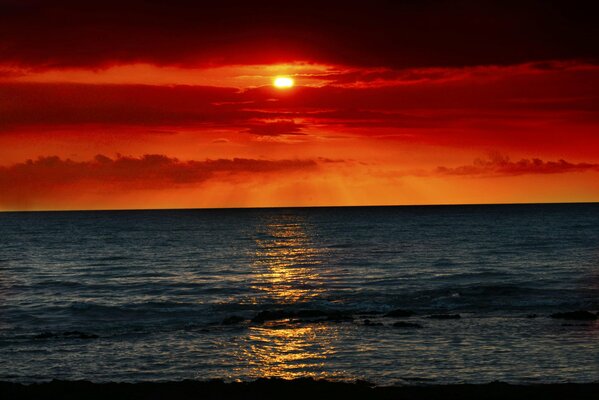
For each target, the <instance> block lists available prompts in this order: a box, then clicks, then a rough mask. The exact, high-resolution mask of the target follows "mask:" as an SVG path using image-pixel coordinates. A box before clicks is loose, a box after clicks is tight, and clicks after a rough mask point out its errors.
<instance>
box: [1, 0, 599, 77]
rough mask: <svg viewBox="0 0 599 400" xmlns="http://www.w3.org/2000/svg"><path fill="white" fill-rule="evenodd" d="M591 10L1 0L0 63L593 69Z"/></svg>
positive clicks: (533, 2) (436, 0)
mask: <svg viewBox="0 0 599 400" xmlns="http://www.w3.org/2000/svg"><path fill="white" fill-rule="evenodd" d="M596 8H597V7H596V6H595V5H594V2H588V1H585V2H582V1H572V0H569V1H563V0H520V1H509V0H508V1H484V2H482V1H474V0H454V1H442V0H420V1H416V0H403V1H401V0H378V1H377V0H375V1H369V2H364V1H356V0H345V1H327V2H322V1H309V0H303V1H295V2H285V3H284V4H283V3H281V2H280V1H260V2H239V1H231V0H221V1H218V2H198V1H191V0H169V1H158V0H154V1H141V0H132V1H127V2H123V1H114V0H103V1H95V0H91V1H64V0H63V1H60V0H58V1H51V2H50V1H42V0H38V1H35V0H19V1H17V0H0V60H3V61H4V62H6V63H10V64H17V65H21V66H28V67H34V68H46V67H72V66H86V67H99V66H100V67H101V66H106V65H111V64H114V63H130V62H149V63H156V64H171V65H172V64H176V65H198V64H244V63H252V64H256V63H272V62H282V61H296V60H308V61H318V62H326V63H335V64H344V65H370V66H386V67H394V68H397V67H400V68H405V67H414V66H463V65H481V64H513V63H520V62H524V61H530V60H553V59H597V57H598V55H599V47H598V46H597V45H596V43H597V42H599V25H598V24H597V23H596V15H597V12H596Z"/></svg>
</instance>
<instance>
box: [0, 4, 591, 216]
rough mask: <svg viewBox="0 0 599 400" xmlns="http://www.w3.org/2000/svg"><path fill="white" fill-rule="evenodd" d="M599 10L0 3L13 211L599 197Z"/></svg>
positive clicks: (3, 151)
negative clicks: (285, 79) (143, 196)
mask: <svg viewBox="0 0 599 400" xmlns="http://www.w3.org/2000/svg"><path fill="white" fill-rule="evenodd" d="M590 7H591V6H589V5H583V4H579V5H576V6H575V5H573V4H571V3H568V2H562V1H532V0H530V1H524V2H518V3H511V2H497V3H486V4H482V3H479V2H474V1H457V2H446V1H424V2H416V1H399V2H398V1H393V2H391V1H381V2H374V3H372V4H370V3H369V4H364V3H363V2H352V1H350V2H344V3H343V4H341V3H337V2H329V3H327V4H324V5H323V4H315V3H314V4H312V3H310V2H302V3H297V4H293V6H292V7H273V5H272V4H270V3H269V2H264V3H260V4H242V5H239V4H236V5H234V6H233V5H232V4H228V2H226V1H225V2H219V4H210V5H205V4H200V3H196V2H188V1H175V2H169V3H166V2H162V1H155V2H137V1H133V2H127V3H126V4H122V3H118V4H117V3H116V2H112V1H104V2H102V3H96V2H85V3H82V2H69V1H62V2H61V1H58V2H52V3H48V2H41V1H6V0H0V198H4V199H5V200H4V201H0V209H3V208H4V209H19V208H28V209H31V208H34V209H35V208H104V207H109V208H110V207H141V206H145V203H144V204H142V203H143V202H142V200H140V197H136V196H134V195H132V193H133V192H135V191H139V190H152V191H153V192H152V196H153V198H154V199H155V201H153V202H151V206H153V207H170V206H177V205H180V203H177V202H176V201H178V200H177V199H178V198H179V197H180V193H182V192H181V191H183V192H185V193H188V192H189V193H191V191H192V190H193V189H194V188H201V189H202V193H203V194H202V195H201V196H200V195H198V194H197V193H196V192H193V193H195V194H194V195H193V196H190V199H191V198H193V201H194V202H191V200H190V203H185V204H184V205H185V206H195V205H198V206H215V207H218V206H230V205H239V204H243V205H319V204H342V205H351V204H383V203H384V204H402V203H410V204H413V203H429V202H437V203H438V202H477V201H484V202H511V201H523V199H524V201H526V199H530V201H591V200H592V201H597V200H599V185H597V184H596V183H595V182H596V181H597V177H598V174H597V164H598V163H599V151H598V150H599V95H598V93H599V90H598V89H599V57H598V56H599V51H598V50H597V49H598V48H597V46H596V45H595V43H596V42H597V39H599V30H598V29H597V25H596V23H595V22H594V19H593V17H592V16H593V15H595V14H594V13H593V12H592V11H593V10H592V8H590ZM276 75H290V76H293V77H294V78H295V80H296V87H294V88H292V89H289V90H284V91H283V90H277V89H275V88H273V87H272V85H271V81H272V78H273V77H274V76H276ZM488 152H501V153H503V154H509V155H511V156H512V157H513V158H514V159H516V160H521V161H509V160H508V159H507V158H502V157H494V158H491V159H489V160H480V159H479V160H478V161H476V162H475V163H474V164H471V160H473V159H478V158H479V157H480V155H481V154H485V153H488ZM96 154H127V156H118V157H116V158H106V157H105V156H102V157H104V158H102V157H100V158H95V159H94V158H93V157H94V156H95V155H96ZM146 154H160V155H159V156H158V155H154V156H146ZM27 159H33V160H36V161H28V162H24V160H27ZM90 160H93V161H90ZM198 160H216V161H198ZM298 160H300V161H298ZM325 160H344V162H339V163H329V162H326V161H325ZM542 160H547V161H542ZM564 160H565V161H564ZM240 174H241V175H243V176H244V179H243V182H240V181H235V180H230V179H226V176H234V175H235V176H240ZM266 176H268V178H265V177H266ZM550 176H552V177H553V178H551V179H552V180H551V181H548V180H547V179H548V177H550ZM562 176H563V177H564V178H561V177H562ZM61 177H62V178H61ZM568 177H572V179H569V178H568ZM472 178H476V179H475V180H473V179H472ZM264 179H266V180H264ZM531 179H532V180H535V182H537V183H538V184H532V185H531V184H530V183H531V181H530V180H531ZM481 180H485V182H487V181H488V182H489V183H488V185H491V186H490V187H493V189H492V191H493V193H490V194H489V195H488V196H486V197H481V196H479V195H478V194H477V187H480V186H481V185H483V186H484V185H487V183H481ZM458 181H459V185H457V186H456V182H458ZM504 181H505V183H501V184H499V183H498V182H504ZM119 182H120V183H126V184H122V185H121V184H118V183H119ZM258 182H259V183H258ZM491 182H494V184H491ZM109 183H110V184H109ZM132 183H135V184H132ZM115 185H116V186H115ZM448 185H450V186H451V190H449V189H448V188H449V187H450V186H448ZM572 185H576V186H575V187H572ZM258 186H261V187H263V190H262V192H263V193H261V192H260V191H258V190H257V189H255V188H257V187H258ZM42 187H43V188H45V192H44V193H45V194H43V193H42V192H41V191H40V190H38V189H35V188H42ZM456 187H459V188H460V190H459V192H458V193H454V192H453V191H454V190H455V188H456ZM560 187H562V188H564V189H562V190H560V189H559V188H560ZM566 187H568V189H567V190H566V189H565V188H566ZM98 188H104V189H106V188H110V191H111V194H110V196H109V195H102V193H100V192H101V191H100V190H98ZM186 191H187V192H186ZM75 192H77V193H78V195H77V196H78V197H77V196H75V197H76V198H75V197H73V196H71V198H69V194H74V193H75ZM175 193H177V195H175ZM209 193H211V194H210V195H209ZM223 193H227V194H226V196H225V195H224V194H223ZM88 195H89V196H88ZM86 196H87V197H86ZM268 196H270V197H268ZM527 196H528V197H527ZM114 198H117V199H118V201H116V202H115V201H113V199H114ZM6 199H10V200H6ZM61 199H62V200H61ZM173 202H174V203H173ZM175 203H176V204H175Z"/></svg>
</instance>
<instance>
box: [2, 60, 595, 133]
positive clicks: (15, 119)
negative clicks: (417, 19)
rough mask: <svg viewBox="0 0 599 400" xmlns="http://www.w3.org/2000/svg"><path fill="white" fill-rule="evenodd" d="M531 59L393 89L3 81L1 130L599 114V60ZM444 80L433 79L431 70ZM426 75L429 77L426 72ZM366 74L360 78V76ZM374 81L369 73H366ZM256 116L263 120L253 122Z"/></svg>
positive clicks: (438, 121) (434, 121) (290, 128)
mask: <svg viewBox="0 0 599 400" xmlns="http://www.w3.org/2000/svg"><path fill="white" fill-rule="evenodd" d="M556 65H557V64H555V63H553V64H549V67H547V66H545V67H543V68H539V67H537V66H532V65H530V64H527V65H521V66H508V67H501V68H499V67H488V68H483V67H480V68H475V69H467V70H464V69H438V70H436V71H429V73H428V75H427V73H426V71H413V73H412V74H413V75H415V76H416V75H417V76H418V81H417V82H413V81H410V83H409V84H403V83H405V75H409V74H410V72H409V71H403V72H402V74H403V75H402V76H403V78H398V77H397V74H396V75H393V76H392V75H389V76H387V77H386V79H391V78H393V79H399V81H397V82H396V81H393V80H391V81H390V84H389V85H387V86H382V87H379V86H376V87H368V86H366V87H348V86H334V85H333V86H324V87H302V86H298V87H296V88H294V89H292V90H291V91H290V92H286V93H281V91H277V90H276V89H273V88H272V87H269V86H268V87H267V86H265V87H260V88H256V89H249V90H245V91H239V90H237V89H235V88H218V87H202V86H184V85H175V86H151V85H125V84H122V85H108V84H95V85H91V84H67V83H64V84H59V83H55V84H48V83H7V82H5V83H1V84H0V112H1V113H2V114H1V118H0V131H5V132H6V131H9V130H11V129H15V128H18V127H23V126H39V127H44V126H52V125H59V126H67V125H79V124H103V125H138V126H146V127H150V126H153V127H155V129H159V128H158V127H160V129H166V128H164V127H177V126H191V125H196V124H197V125H204V126H208V127H210V126H215V127H221V128H222V127H224V128H228V129H237V130H238V131H246V132H248V133H251V134H256V135H264V136H276V135H292V134H294V135H297V134H301V133H304V132H303V130H304V128H305V126H304V125H301V124H298V123H294V122H293V120H294V119H297V120H301V121H302V124H309V123H311V122H315V123H320V124H337V125H347V126H349V127H360V126H362V127H366V126H371V127H397V128H402V127H406V128H417V127H423V128H431V127H439V128H442V127H448V126H450V125H451V124H452V123H453V124H455V123H460V124H462V126H464V124H465V123H467V122H468V121H470V122H472V121H476V122H477V123H481V122H484V123H493V124H497V123H506V122H510V121H513V122H518V121H524V120H527V119H538V120H551V119H555V118H559V119H560V121H562V122H563V121H567V120H571V121H572V122H581V121H585V120H586V121H587V122H592V121H597V110H598V109H599V95H598V94H597V93H598V92H597V88H598V87H599V67H598V66H596V65H588V64H573V65H570V66H569V67H567V68H566V67H564V66H563V65H562V67H558V66H556ZM433 75H434V76H435V77H444V78H442V79H441V78H439V79H436V78H434V77H433ZM423 76H426V78H423ZM356 79H361V78H356ZM368 79H370V78H368ZM257 121H259V122H257Z"/></svg>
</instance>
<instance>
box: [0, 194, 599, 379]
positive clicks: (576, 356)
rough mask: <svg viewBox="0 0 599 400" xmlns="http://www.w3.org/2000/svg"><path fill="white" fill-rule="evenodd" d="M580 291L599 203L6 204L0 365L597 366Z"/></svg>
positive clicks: (295, 371)
mask: <svg viewBox="0 0 599 400" xmlns="http://www.w3.org/2000/svg"><path fill="white" fill-rule="evenodd" d="M398 308H399V309H403V310H408V311H411V312H413V313H414V315H413V316H410V317H404V318H391V317H385V313H387V312H389V311H391V310H394V309H398ZM579 309H584V310H590V311H593V312H596V311H597V310H598V309H599V204H570V205H566V204H561V205H489V206H426V207H350V208H334V207H333V208H287V209H228V210H224V209H223V210H160V211H158V210H156V211H90V212H30V213H29V212H26V213H0V380H8V381H15V382H34V381H46V380H50V379H55V378H56V379H89V380H92V381H98V382H100V381H150V380H155V381H164V380H182V379H201V380H206V379H212V378H222V379H225V380H252V379H255V378H258V377H283V378H297V377H306V376H312V377H320V378H328V379H333V380H335V379H336V380H353V379H357V378H360V379H367V380H370V381H372V382H374V383H377V384H384V385H390V384H413V383H418V384H422V383H456V382H468V383H478V382H490V381H495V380H501V381H506V382H514V383H516V382H518V383H530V382H566V381H567V382H592V381H597V380H599V322H597V321H568V320H561V319H554V318H551V317H550V315H551V314H553V313H557V312H565V311H575V310H579ZM275 310H280V311H282V312H283V313H287V314H288V315H287V316H286V317H285V318H281V319H275V320H270V321H266V322H252V321H251V319H252V318H254V317H255V316H256V315H258V314H259V313H260V312H262V311H275ZM300 310H312V311H311V312H314V310H317V311H318V312H322V313H325V314H326V313H339V314H340V315H343V316H344V318H341V319H334V318H333V319H331V318H326V317H325V318H315V319H302V318H294V317H293V316H294V313H296V312H298V311H300ZM435 314H459V315H460V317H461V318H459V319H433V318H429V317H430V316H431V315H435ZM232 316H235V317H239V318H236V319H235V320H229V321H227V322H230V323H226V324H224V323H223V321H224V320H225V319H227V318H229V317H232ZM366 320H368V321H366ZM400 321H403V322H408V323H410V324H413V325H409V326H408V327H406V326H404V327H394V326H393V324H394V323H396V322H400ZM410 326H411V327H410Z"/></svg>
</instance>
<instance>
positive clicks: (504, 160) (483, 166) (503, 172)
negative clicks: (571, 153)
mask: <svg viewBox="0 0 599 400" xmlns="http://www.w3.org/2000/svg"><path fill="white" fill-rule="evenodd" d="M587 171H596V172H599V164H592V163H571V162H568V161H565V160H558V161H543V160H541V159H538V158H533V159H530V160H529V159H522V160H520V161H511V160H510V159H509V157H507V156H503V155H501V154H498V153H494V154H491V155H489V158H488V159H477V160H475V161H474V163H473V164H472V165H462V166H459V167H453V168H451V167H438V168H437V170H436V172H437V174H440V175H457V176H484V177H489V176H498V177H500V176H517V175H530V174H563V173H569V172H587Z"/></svg>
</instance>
